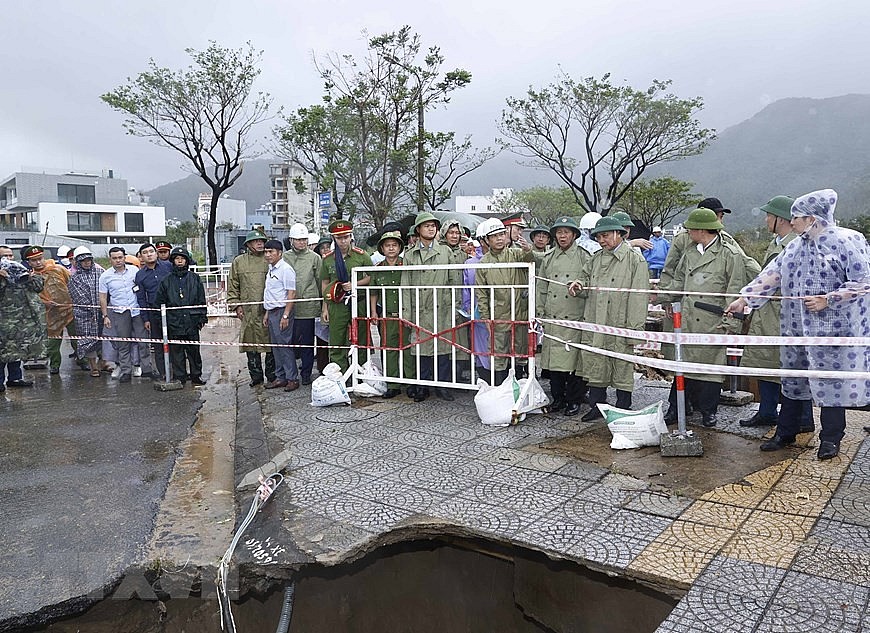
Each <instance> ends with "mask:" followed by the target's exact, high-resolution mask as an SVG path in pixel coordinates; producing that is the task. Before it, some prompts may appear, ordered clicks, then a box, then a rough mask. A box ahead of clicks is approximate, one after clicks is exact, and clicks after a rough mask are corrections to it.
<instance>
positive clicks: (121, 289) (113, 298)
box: [98, 246, 152, 382]
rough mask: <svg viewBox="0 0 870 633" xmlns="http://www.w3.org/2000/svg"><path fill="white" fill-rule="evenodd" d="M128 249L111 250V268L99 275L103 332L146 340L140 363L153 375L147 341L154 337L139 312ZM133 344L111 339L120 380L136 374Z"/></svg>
mask: <svg viewBox="0 0 870 633" xmlns="http://www.w3.org/2000/svg"><path fill="white" fill-rule="evenodd" d="M126 255H127V254H126V252H125V251H124V249H123V248H121V247H120V246H113V247H112V248H110V249H109V261H110V262H111V264H112V267H111V268H110V269H109V270H107V271H106V272H104V273H103V274H102V275H100V281H99V284H98V290H99V293H100V311H101V312H102V314H103V334H104V335H105V336H111V337H118V338H131V337H135V338H138V339H141V340H142V341H143V342H141V343H138V345H139V362H140V367H141V368H142V375H143V376H149V377H150V376H151V371H152V368H151V353H150V350H149V345H148V343H146V342H144V341H146V340H149V339H150V338H151V337H150V335H149V334H148V332H146V330H145V323H144V321H143V320H142V315H141V314H140V311H139V303H138V302H137V300H136V290H137V287H136V273H137V272H138V269H137V268H136V267H135V266H132V265H130V264H127V262H126ZM131 345H132V343H130V342H128V341H112V347H114V348H115V350H116V351H117V352H118V367H119V368H120V370H121V373H120V375H119V376H118V381H119V382H130V377H131V375H132V373H133V362H132V357H131V354H130V351H131Z"/></svg>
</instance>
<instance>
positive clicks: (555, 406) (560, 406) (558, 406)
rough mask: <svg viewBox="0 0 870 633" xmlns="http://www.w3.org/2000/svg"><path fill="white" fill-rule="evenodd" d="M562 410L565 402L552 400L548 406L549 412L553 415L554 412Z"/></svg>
mask: <svg viewBox="0 0 870 633" xmlns="http://www.w3.org/2000/svg"><path fill="white" fill-rule="evenodd" d="M564 408H565V401H564V400H553V404H551V405H550V411H553V412H554V413H555V412H556V411H561V410H562V409H564Z"/></svg>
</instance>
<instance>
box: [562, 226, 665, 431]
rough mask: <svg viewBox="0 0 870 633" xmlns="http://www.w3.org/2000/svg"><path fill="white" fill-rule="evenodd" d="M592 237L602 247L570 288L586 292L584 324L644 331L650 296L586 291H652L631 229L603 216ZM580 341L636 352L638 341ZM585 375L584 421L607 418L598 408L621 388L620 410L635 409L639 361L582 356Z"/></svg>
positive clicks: (586, 337)
mask: <svg viewBox="0 0 870 633" xmlns="http://www.w3.org/2000/svg"><path fill="white" fill-rule="evenodd" d="M591 234H592V237H593V238H595V239H596V240H597V241H598V243H599V244H600V245H601V250H599V251H597V252H596V253H595V254H594V255H593V256H592V257H591V258H590V259H589V261H588V262H587V263H586V265H585V266H584V267H583V272H582V273H581V274H580V278H579V279H578V281H577V282H576V283H575V284H572V285H571V287H570V288H569V290H570V291H571V292H572V294H573V293H577V292H578V291H579V292H585V293H586V305H585V307H584V313H583V320H584V321H586V322H588V323H597V324H599V325H610V326H613V327H620V328H627V329H630V330H643V329H644V325H645V324H646V312H647V304H648V303H649V297H648V295H647V294H646V293H645V292H616V291H607V290H596V291H588V290H587V291H584V290H582V289H583V288H587V287H589V286H603V287H607V288H627V289H632V290H649V268H648V267H647V265H646V260H645V259H644V258H643V255H641V253H640V251H638V250H637V249H635V248H632V246H631V244H630V243H629V242H628V240H627V237H628V230H627V229H626V228H625V226H623V224H622V222H620V220H618V219H616V218H613V217H604V218H601V219H600V220H598V222H596V223H595V228H593V229H592V231H591ZM581 340H582V341H583V343H584V344H586V345H589V346H590V347H595V348H597V349H600V350H606V351H610V352H617V353H620V354H631V353H632V352H633V350H634V345H635V340H634V339H630V338H626V337H622V336H613V335H610V334H604V333H602V332H583V335H582V338H581ZM581 356H582V358H583V360H582V372H583V376H584V377H585V378H586V380H587V381H588V382H589V406H590V407H592V408H591V409H590V410H589V411H588V412H587V413H586V415H584V416H583V418H582V419H583V421H584V422H589V421H591V420H595V419H598V418H600V417H602V414H601V411H600V409H599V408H598V407H597V406H596V405H598V404H604V403H606V402H607V388H608V387H614V388H615V389H616V406H617V407H619V408H620V409H630V408H631V394H632V392H633V391H634V363H632V362H630V361H626V360H620V359H618V358H613V357H612V356H610V355H608V354H602V353H594V352H585V351H584V352H582V353H581Z"/></svg>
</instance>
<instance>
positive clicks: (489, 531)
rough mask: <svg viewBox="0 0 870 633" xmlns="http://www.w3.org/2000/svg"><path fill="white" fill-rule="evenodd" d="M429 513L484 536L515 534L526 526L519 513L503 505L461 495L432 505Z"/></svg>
mask: <svg viewBox="0 0 870 633" xmlns="http://www.w3.org/2000/svg"><path fill="white" fill-rule="evenodd" d="M429 514H431V515H432V516H436V517H439V518H441V519H443V520H445V521H449V522H452V523H454V524H456V525H461V526H465V527H466V528H468V529H470V530H473V531H475V532H478V533H481V534H482V535H484V536H486V535H494V536H513V535H514V534H516V533H517V532H518V531H520V530H521V529H522V528H523V527H524V525H523V523H522V522H521V519H520V517H519V516H518V515H517V514H515V513H513V512H509V511H507V510H505V509H504V508H503V507H501V506H495V505H490V504H487V503H480V502H478V501H472V500H471V499H463V498H461V497H450V498H444V499H442V500H441V501H440V502H438V503H436V504H433V505H432V506H431V507H430V509H429Z"/></svg>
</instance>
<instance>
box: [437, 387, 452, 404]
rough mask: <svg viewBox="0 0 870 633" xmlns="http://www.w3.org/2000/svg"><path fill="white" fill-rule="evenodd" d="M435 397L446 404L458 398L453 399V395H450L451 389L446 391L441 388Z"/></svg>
mask: <svg viewBox="0 0 870 633" xmlns="http://www.w3.org/2000/svg"><path fill="white" fill-rule="evenodd" d="M435 395H436V396H438V397H439V398H440V399H441V400H444V401H445V402H453V401H454V400H456V398H454V397H453V394H452V393H450V390H449V389H444V388H443V387H439V388H438V389H436V390H435Z"/></svg>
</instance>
